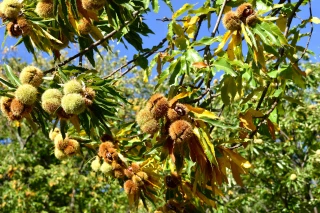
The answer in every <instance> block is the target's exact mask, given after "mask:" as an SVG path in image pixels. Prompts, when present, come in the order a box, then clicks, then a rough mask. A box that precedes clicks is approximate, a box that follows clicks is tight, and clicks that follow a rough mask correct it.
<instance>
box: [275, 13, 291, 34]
mask: <svg viewBox="0 0 320 213" xmlns="http://www.w3.org/2000/svg"><path fill="white" fill-rule="evenodd" d="M287 21H288V18H287V17H286V16H284V15H282V14H281V15H280V16H279V18H278V20H277V21H276V24H277V26H278V27H279V29H280V30H281V31H282V32H284V31H285V30H286V26H287Z"/></svg>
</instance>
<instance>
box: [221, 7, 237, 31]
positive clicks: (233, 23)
mask: <svg viewBox="0 0 320 213" xmlns="http://www.w3.org/2000/svg"><path fill="white" fill-rule="evenodd" d="M222 23H223V25H224V27H225V28H226V29H227V30H231V31H234V30H240V29H241V21H240V18H239V16H238V15H237V14H236V13H235V12H233V11H229V12H227V13H226V14H225V15H224V17H223V19H222Z"/></svg>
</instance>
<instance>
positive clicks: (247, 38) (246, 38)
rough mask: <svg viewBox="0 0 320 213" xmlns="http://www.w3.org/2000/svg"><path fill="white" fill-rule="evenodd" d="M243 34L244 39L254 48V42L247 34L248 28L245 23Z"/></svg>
mask: <svg viewBox="0 0 320 213" xmlns="http://www.w3.org/2000/svg"><path fill="white" fill-rule="evenodd" d="M241 32H242V33H243V36H244V39H245V40H246V42H247V43H248V44H249V45H250V46H251V47H252V46H253V45H252V42H251V40H250V38H249V36H248V34H247V31H246V28H245V26H244V24H243V22H241Z"/></svg>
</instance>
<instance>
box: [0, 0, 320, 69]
mask: <svg viewBox="0 0 320 213" xmlns="http://www.w3.org/2000/svg"><path fill="white" fill-rule="evenodd" d="M203 2H204V0H189V1H182V0H173V1H172V4H173V8H174V10H175V11H176V10H177V9H179V8H180V7H181V6H182V5H184V4H185V3H190V4H196V6H195V8H197V7H200V6H201V5H202V4H203ZM159 3H160V10H159V13H157V14H155V13H149V14H148V15H146V16H145V22H146V23H147V24H148V26H149V27H150V28H151V29H152V30H153V32H154V33H155V34H154V35H150V36H149V37H144V38H143V42H144V44H143V47H144V48H150V47H152V46H154V45H156V44H158V43H159V42H160V41H161V40H162V39H163V38H164V37H165V36H166V33H167V25H168V22H161V21H157V20H156V19H161V18H163V17H168V18H170V17H171V16H172V13H171V11H170V9H169V8H168V7H167V6H166V5H165V4H164V3H163V2H162V1H159ZM312 8H313V16H315V17H320V10H319V9H318V8H320V1H319V0H312ZM301 9H302V12H301V13H299V17H300V18H302V19H306V18H308V17H309V11H308V6H303V7H301ZM215 21H216V17H215V16H213V17H212V23H211V29H208V28H207V27H206V25H207V24H206V23H204V24H203V27H202V28H201V30H200V32H199V36H198V38H201V37H203V36H210V34H211V31H212V28H213V27H214V24H215ZM298 23H300V20H299V19H297V18H295V19H294V21H293V23H292V26H294V25H296V24H298ZM319 26H320V25H314V32H313V36H312V38H311V43H310V46H309V48H310V49H311V50H312V51H314V52H315V54H316V56H315V57H313V58H312V60H313V61H320V58H319V55H320V42H319V38H320V27H319ZM309 30H310V25H307V28H306V29H305V30H304V31H303V32H301V33H305V32H308V31H309ZM224 32H225V29H224V28H223V26H222V24H221V25H220V27H219V33H220V34H223V33H224ZM3 35H4V27H1V28H0V41H1V42H2V39H3ZM306 40H307V39H302V40H301V41H300V45H301V46H305V43H306ZM16 42H17V39H15V38H9V37H8V39H7V40H6V42H5V46H7V47H10V46H11V45H14V44H15V43H16ZM115 44H116V43H115ZM70 46H71V45H70ZM116 49H118V50H120V55H121V56H124V55H126V56H127V57H128V60H130V59H131V58H132V56H133V55H134V54H136V53H137V52H136V50H135V49H134V48H133V47H131V46H130V45H128V49H126V48H125V47H124V46H123V45H122V44H119V45H116ZM76 51H77V50H75V49H73V50H70V49H69V52H70V54H73V53H75V52H76ZM2 52H3V48H1V49H0V55H1V54H2ZM16 55H17V56H18V57H21V58H22V60H23V61H27V62H30V61H31V60H32V55H31V54H29V53H28V52H27V51H26V49H25V47H24V45H23V44H22V45H19V46H18V51H17V53H16ZM46 57H48V55H46ZM49 58H50V57H49ZM0 63H1V57H0Z"/></svg>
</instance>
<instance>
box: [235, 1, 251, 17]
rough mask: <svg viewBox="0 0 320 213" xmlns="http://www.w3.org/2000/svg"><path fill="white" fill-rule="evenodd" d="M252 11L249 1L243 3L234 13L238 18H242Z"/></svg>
mask: <svg viewBox="0 0 320 213" xmlns="http://www.w3.org/2000/svg"><path fill="white" fill-rule="evenodd" d="M253 12H254V10H253V8H252V5H251V4H250V3H243V4H241V5H240V6H239V7H238V8H237V11H236V13H237V14H238V16H239V18H240V19H241V20H243V18H247V17H248V16H250V15H251V14H252V13H253Z"/></svg>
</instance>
